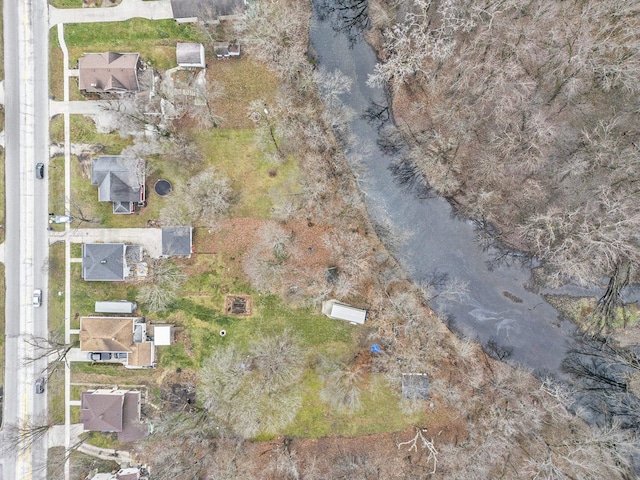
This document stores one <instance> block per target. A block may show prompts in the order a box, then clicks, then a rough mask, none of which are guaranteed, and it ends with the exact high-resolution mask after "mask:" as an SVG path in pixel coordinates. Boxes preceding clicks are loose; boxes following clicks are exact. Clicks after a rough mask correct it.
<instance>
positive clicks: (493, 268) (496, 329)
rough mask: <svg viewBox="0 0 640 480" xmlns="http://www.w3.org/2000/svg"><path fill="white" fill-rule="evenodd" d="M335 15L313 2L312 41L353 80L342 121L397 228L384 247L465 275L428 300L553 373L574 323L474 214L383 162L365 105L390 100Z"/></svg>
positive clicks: (320, 58) (413, 261) (354, 158)
mask: <svg viewBox="0 0 640 480" xmlns="http://www.w3.org/2000/svg"><path fill="white" fill-rule="evenodd" d="M336 21H338V22H339V21H340V18H338V12H335V11H334V12H333V13H331V12H327V11H326V9H322V10H320V13H319V11H318V8H317V7H316V9H315V12H314V18H313V19H312V28H311V32H310V43H311V49H312V51H313V54H314V56H315V59H316V60H317V62H318V65H319V68H321V69H325V70H327V71H330V72H332V71H334V70H336V69H337V70H339V71H340V72H342V73H343V74H344V75H346V76H347V77H349V78H351V79H352V80H353V85H352V88H351V91H350V92H349V93H348V94H344V95H342V101H343V102H344V104H345V105H346V106H347V107H349V108H351V109H353V110H354V111H355V112H356V116H355V118H354V119H353V120H352V121H350V122H349V129H350V130H351V133H352V134H353V135H354V137H355V138H356V139H357V142H356V143H357V145H356V148H355V149H351V150H348V151H347V152H346V157H347V161H348V162H349V163H350V166H351V167H352V170H353V171H354V172H356V175H357V178H358V181H359V184H360V188H361V191H362V192H363V194H364V197H365V201H366V205H367V209H368V211H369V215H370V216H371V218H372V220H373V221H374V222H376V223H378V224H381V225H385V226H386V227H390V228H391V230H393V231H394V232H396V233H398V234H400V236H401V237H403V240H402V241H401V242H399V243H397V244H395V245H393V246H391V247H390V248H391V250H392V251H393V253H394V255H395V257H396V258H397V259H398V261H399V262H400V263H401V265H402V266H403V268H404V269H405V271H406V272H408V275H409V278H410V279H411V280H412V281H413V282H415V283H416V284H422V283H425V282H427V283H428V282H429V281H430V280H432V279H433V278H434V277H438V276H439V277H440V278H441V279H442V278H448V280H449V281H452V280H454V279H455V280H457V281H458V282H459V283H460V282H461V283H464V284H466V286H467V287H466V291H465V292H463V293H462V294H460V295H457V296H455V297H453V298H446V299H444V300H443V299H442V298H441V297H436V298H435V299H434V301H433V302H431V304H432V305H431V306H432V307H433V308H434V309H435V310H436V311H438V312H439V313H440V314H441V315H442V316H444V317H446V318H448V319H449V324H450V326H452V327H453V328H454V329H456V330H458V331H459V332H460V333H462V334H463V335H465V336H466V337H468V338H471V339H475V340H477V341H479V342H481V343H482V344H483V345H485V347H486V346H487V345H488V344H489V345H493V346H494V347H498V350H499V351H500V352H503V353H504V354H505V355H507V354H508V355H509V361H513V362H517V363H519V364H522V365H525V366H527V367H529V368H530V369H532V370H533V371H534V372H535V373H536V374H537V375H538V376H544V375H546V374H553V375H560V374H561V372H560V365H561V362H562V360H563V359H564V358H565V356H566V353H567V349H568V348H570V347H571V346H572V345H573V333H574V332H575V327H574V325H573V324H572V323H570V322H568V321H566V320H563V319H561V318H560V316H559V314H558V312H557V311H556V310H555V309H554V308H553V307H551V306H550V305H549V304H548V303H546V302H545V301H544V299H543V298H542V296H541V295H539V294H537V293H534V292H532V291H530V290H528V289H527V288H526V287H525V285H526V284H527V282H528V281H529V279H530V274H531V271H530V269H529V268H528V267H526V266H522V265H520V264H518V263H517V262H510V263H509V264H507V263H506V262H496V261H495V259H496V256H498V255H500V254H501V252H499V251H498V250H496V249H494V248H489V249H485V248H483V247H482V245H481V244H480V243H479V242H478V240H477V237H478V230H477V228H476V225H475V224H474V222H471V221H468V220H465V219H461V218H459V217H458V216H456V215H454V213H455V212H454V211H453V209H452V207H451V205H450V204H449V203H448V202H447V201H446V200H445V199H443V198H439V197H437V196H431V195H424V194H423V193H424V192H423V191H421V189H416V188H406V187H403V186H402V185H400V184H399V182H398V180H397V178H396V176H395V175H394V174H393V172H392V170H391V168H390V167H391V166H392V164H393V162H394V158H393V157H392V156H389V155H387V154H386V153H385V152H384V151H383V149H382V148H381V147H380V146H379V135H380V133H379V132H380V128H379V127H380V125H379V124H376V123H375V122H371V121H370V119H368V116H367V111H368V109H369V108H370V107H372V106H376V108H378V109H380V107H385V106H386V105H387V99H386V97H385V94H384V92H383V91H382V89H378V88H372V87H370V86H369V85H367V79H368V75H369V74H371V73H373V71H374V67H375V65H376V62H377V59H376V56H375V53H374V51H373V50H372V48H371V47H370V46H369V45H368V44H367V43H366V42H365V41H364V39H363V38H362V35H350V34H349V33H350V32H349V30H348V29H340V28H338V27H339V26H340V25H336V23H335V22H336ZM341 26H344V25H341ZM338 30H340V31H338ZM388 121H392V119H391V118H389V120H388ZM350 151H356V152H357V153H349V152H350ZM431 283H433V282H431ZM445 283H446V282H445Z"/></svg>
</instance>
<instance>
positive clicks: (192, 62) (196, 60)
mask: <svg viewBox="0 0 640 480" xmlns="http://www.w3.org/2000/svg"><path fill="white" fill-rule="evenodd" d="M176 60H177V62H178V66H179V67H182V68H205V67H206V63H205V62H204V46H203V45H202V44H201V43H178V44H177V45H176Z"/></svg>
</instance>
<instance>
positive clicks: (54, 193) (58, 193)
mask: <svg viewBox="0 0 640 480" xmlns="http://www.w3.org/2000/svg"><path fill="white" fill-rule="evenodd" d="M74 160H75V157H71V161H72V162H73V161H74ZM47 178H48V181H49V211H50V212H55V213H57V214H63V213H66V212H65V198H64V157H55V158H51V159H50V160H49V174H48V175H47ZM51 226H52V227H53V228H54V229H55V230H58V231H63V230H64V225H55V224H52V225H51Z"/></svg>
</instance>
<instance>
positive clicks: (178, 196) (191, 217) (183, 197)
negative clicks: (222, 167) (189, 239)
mask: <svg viewBox="0 0 640 480" xmlns="http://www.w3.org/2000/svg"><path fill="white" fill-rule="evenodd" d="M231 194H232V190H231V187H230V186H229V181H228V180H227V178H226V177H225V176H224V175H223V174H221V173H220V172H218V171H217V170H215V169H214V168H209V169H208V170H204V171H202V172H200V173H199V174H197V175H195V176H194V177H191V178H190V179H189V180H188V181H187V182H186V184H184V185H177V186H176V191H175V192H174V194H173V195H171V197H170V198H169V199H168V201H167V205H166V206H165V207H164V208H163V209H162V211H161V212H160V218H161V220H162V222H163V223H165V224H167V225H185V224H187V225H189V224H197V225H201V226H202V225H204V226H212V225H214V224H215V222H216V221H217V220H218V219H219V218H220V217H221V216H222V215H224V214H225V213H226V212H227V210H228V209H229V205H230V202H231Z"/></svg>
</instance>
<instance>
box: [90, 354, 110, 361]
mask: <svg viewBox="0 0 640 480" xmlns="http://www.w3.org/2000/svg"><path fill="white" fill-rule="evenodd" d="M89 360H91V361H94V362H99V361H105V360H111V354H110V353H108V352H89Z"/></svg>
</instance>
